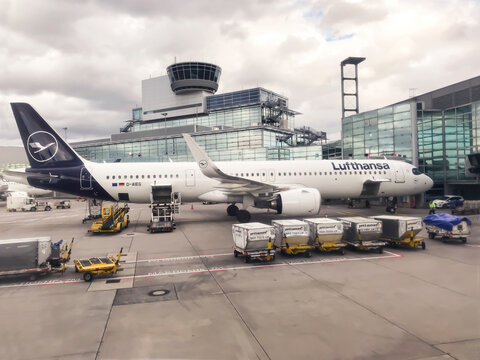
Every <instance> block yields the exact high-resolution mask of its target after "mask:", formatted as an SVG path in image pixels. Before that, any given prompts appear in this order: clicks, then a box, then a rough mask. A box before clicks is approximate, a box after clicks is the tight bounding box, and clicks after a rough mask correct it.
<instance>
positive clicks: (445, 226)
mask: <svg viewBox="0 0 480 360" xmlns="http://www.w3.org/2000/svg"><path fill="white" fill-rule="evenodd" d="M423 222H424V223H425V227H426V229H427V232H428V238H429V239H435V238H436V237H440V238H441V239H442V240H443V241H448V240H457V241H461V242H463V243H466V242H467V238H468V237H469V236H470V226H471V225H472V222H471V221H470V219H468V218H466V217H459V216H455V215H450V214H447V213H438V214H433V215H428V216H426V217H425V218H424V219H423Z"/></svg>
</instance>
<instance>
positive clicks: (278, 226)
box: [272, 220, 315, 257]
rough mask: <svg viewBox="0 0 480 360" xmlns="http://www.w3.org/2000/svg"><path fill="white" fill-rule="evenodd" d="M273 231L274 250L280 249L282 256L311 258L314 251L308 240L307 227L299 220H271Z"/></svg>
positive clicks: (313, 246) (311, 243)
mask: <svg viewBox="0 0 480 360" xmlns="http://www.w3.org/2000/svg"><path fill="white" fill-rule="evenodd" d="M272 225H273V227H274V229H275V243H274V246H275V248H279V249H280V253H281V254H282V255H298V254H304V255H305V256H307V257H311V256H312V250H314V249H315V245H314V243H313V242H312V241H311V240H310V232H309V226H308V224H307V223H306V222H304V221H300V220H272Z"/></svg>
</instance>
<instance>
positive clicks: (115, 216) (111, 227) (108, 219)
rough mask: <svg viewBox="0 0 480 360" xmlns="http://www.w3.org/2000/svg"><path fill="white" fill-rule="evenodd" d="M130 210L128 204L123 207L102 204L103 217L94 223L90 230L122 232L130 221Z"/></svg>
mask: <svg viewBox="0 0 480 360" xmlns="http://www.w3.org/2000/svg"><path fill="white" fill-rule="evenodd" d="M129 210H130V209H129V207H128V205H127V204H125V205H124V206H123V207H119V206H117V205H115V206H102V217H101V218H100V219H98V220H96V221H95V222H94V223H93V224H92V226H91V227H90V230H88V232H89V233H94V234H98V233H117V232H121V231H122V230H123V229H125V228H127V227H128V224H129V223H130V221H129V219H128V215H127V213H128V211H129Z"/></svg>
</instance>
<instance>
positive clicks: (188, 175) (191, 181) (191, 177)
mask: <svg viewBox="0 0 480 360" xmlns="http://www.w3.org/2000/svg"><path fill="white" fill-rule="evenodd" d="M185 185H186V186H195V170H185Z"/></svg>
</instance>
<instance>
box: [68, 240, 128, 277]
mask: <svg viewBox="0 0 480 360" xmlns="http://www.w3.org/2000/svg"><path fill="white" fill-rule="evenodd" d="M122 251H123V248H121V249H120V252H119V253H118V255H117V257H116V258H115V257H113V256H106V257H99V258H97V257H94V258H90V259H85V260H73V264H74V265H75V272H81V273H83V280H85V281H92V280H93V277H94V276H95V275H100V274H101V275H112V274H115V273H116V272H117V271H118V268H120V267H121V265H120V257H121V256H122Z"/></svg>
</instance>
